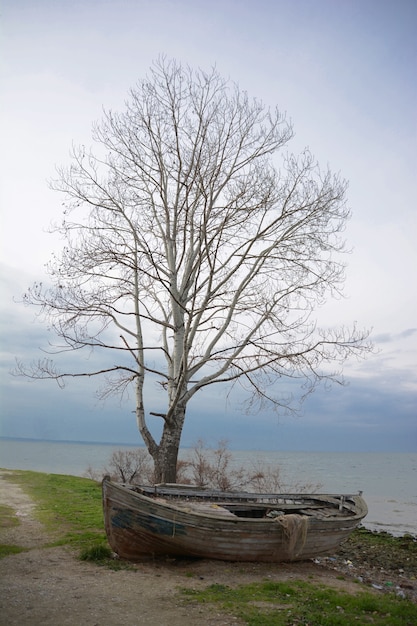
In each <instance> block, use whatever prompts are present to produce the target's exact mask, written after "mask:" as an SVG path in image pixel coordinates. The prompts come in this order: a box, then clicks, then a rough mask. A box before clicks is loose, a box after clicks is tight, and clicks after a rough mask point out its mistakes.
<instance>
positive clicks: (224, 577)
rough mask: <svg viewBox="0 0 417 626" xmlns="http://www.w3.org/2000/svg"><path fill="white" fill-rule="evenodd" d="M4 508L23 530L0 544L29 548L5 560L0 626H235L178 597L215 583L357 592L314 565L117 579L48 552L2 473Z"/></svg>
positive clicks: (149, 567)
mask: <svg viewBox="0 0 417 626" xmlns="http://www.w3.org/2000/svg"><path fill="white" fill-rule="evenodd" d="M0 503H1V504H7V505H9V506H11V507H12V508H13V509H14V510H15V511H16V516H17V517H18V519H19V521H20V524H19V525H18V526H15V527H13V528H6V529H0V543H3V544H4V543H7V544H15V545H19V546H24V547H26V548H28V551H27V552H21V553H19V554H15V555H11V556H7V557H6V558H4V559H1V560H0V580H1V595H0V624H1V625H2V626H6V625H7V626H13V625H16V626H17V625H19V626H24V625H30V626H34V625H38V624H39V625H42V626H43V625H45V626H48V625H50V626H52V625H53V626H66V625H71V626H78V625H79V624H83V626H148V625H149V626H151V625H152V626H168V625H169V626H186V625H190V626H200V625H201V626H221V625H224V626H230V625H232V624H233V625H240V624H242V622H240V621H239V620H238V619H236V618H235V617H233V616H230V615H227V614H220V613H219V612H218V611H217V610H216V609H213V608H212V607H207V606H202V605H198V604H196V603H192V604H189V603H188V602H187V603H186V602H185V600H184V599H183V597H182V596H181V594H180V593H179V589H181V588H184V587H187V588H201V587H206V586H208V585H210V584H213V583H218V584H227V585H235V584H236V585H238V584H244V583H247V582H252V581H256V580H259V581H261V580H265V579H266V578H269V579H271V580H287V579H306V580H309V581H310V582H312V581H313V580H315V581H320V582H322V583H324V584H327V585H331V586H336V587H342V588H344V589H346V590H349V591H351V592H355V591H357V589H358V585H357V584H356V583H354V581H353V580H351V581H349V580H344V581H342V580H339V579H338V578H337V574H338V572H332V570H329V569H327V568H326V567H322V566H320V565H317V564H315V563H313V562H306V563H293V564H271V565H270V564H258V563H253V564H252V563H250V564H241V563H226V562H219V561H209V560H201V561H187V560H172V561H169V562H157V563H154V562H152V563H141V564H138V565H137V566H136V567H135V569H134V570H118V571H112V570H109V569H107V568H105V567H99V566H97V565H95V564H90V563H86V562H82V561H79V560H78V559H77V558H76V557H75V556H74V554H72V553H71V552H70V551H68V550H67V549H65V548H61V547H54V548H48V547H46V544H47V543H48V540H49V537H48V535H47V533H46V531H45V529H44V528H43V526H42V525H41V524H40V523H39V522H38V521H37V520H36V519H34V515H33V512H34V504H33V502H32V501H31V499H30V498H29V497H28V496H27V495H26V494H25V493H24V492H23V491H22V490H21V489H20V488H19V487H18V486H17V485H15V484H13V483H11V482H9V481H8V480H7V471H3V472H0Z"/></svg>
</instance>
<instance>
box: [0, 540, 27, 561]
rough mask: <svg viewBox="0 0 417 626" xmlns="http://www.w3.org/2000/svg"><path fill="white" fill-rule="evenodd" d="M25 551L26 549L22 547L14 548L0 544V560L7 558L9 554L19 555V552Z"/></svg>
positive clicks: (9, 544)
mask: <svg viewBox="0 0 417 626" xmlns="http://www.w3.org/2000/svg"><path fill="white" fill-rule="evenodd" d="M27 551H28V548H23V547H22V546H16V545H14V544H11V543H0V559H3V558H4V557H5V556H9V554H19V552H27Z"/></svg>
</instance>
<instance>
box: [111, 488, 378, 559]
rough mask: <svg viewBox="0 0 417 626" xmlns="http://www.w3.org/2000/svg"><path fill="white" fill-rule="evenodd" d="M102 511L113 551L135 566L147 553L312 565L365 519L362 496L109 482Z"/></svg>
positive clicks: (149, 554) (333, 548) (365, 512)
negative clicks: (254, 491) (294, 562)
mask: <svg viewBox="0 0 417 626" xmlns="http://www.w3.org/2000/svg"><path fill="white" fill-rule="evenodd" d="M184 492H186V495H185V494H184ZM203 493H204V494H205V495H204V496H203ZM220 494H221V495H220ZM266 495H267V497H266ZM265 500H267V502H265ZM103 509H104V519H105V527H106V532H107V537H108V540H109V543H110V546H111V547H112V549H113V550H114V551H115V552H116V553H117V554H119V556H121V557H122V558H126V559H129V560H134V561H135V560H142V559H143V558H146V557H149V556H152V555H169V556H189V557H203V558H213V559H221V560H230V561H289V560H304V559H309V558H312V557H315V556H318V555H320V554H326V553H329V552H332V551H334V550H335V549H337V547H338V546H339V545H340V543H341V542H342V541H343V540H345V539H346V538H347V537H348V536H349V534H350V533H351V532H352V530H353V529H354V528H355V527H356V526H358V524H359V523H360V521H361V520H362V519H363V518H364V517H365V515H366V514H367V507H366V504H365V502H364V500H363V498H362V497H361V496H360V495H337V494H331V495H326V494H311V495H307V494H253V493H244V492H239V493H238V494H235V493H231V492H213V491H206V490H199V489H192V488H187V489H184V488H183V487H182V488H180V489H176V488H174V487H173V486H164V487H161V486H157V487H155V488H154V487H142V486H127V485H120V484H117V483H114V482H111V481H110V480H109V478H108V477H105V479H104V480H103Z"/></svg>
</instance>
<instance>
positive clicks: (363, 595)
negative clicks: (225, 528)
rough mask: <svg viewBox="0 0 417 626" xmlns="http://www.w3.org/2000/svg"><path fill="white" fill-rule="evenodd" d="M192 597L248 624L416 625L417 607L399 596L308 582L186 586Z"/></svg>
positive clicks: (189, 595)
mask: <svg viewBox="0 0 417 626" xmlns="http://www.w3.org/2000/svg"><path fill="white" fill-rule="evenodd" d="M182 593H183V594H184V595H185V596H187V597H188V598H190V599H192V600H194V601H198V602H200V603H212V604H213V605H217V607H218V608H219V609H221V610H224V611H227V612H229V613H231V614H232V615H235V616H236V617H239V618H240V619H242V620H243V621H244V622H245V623H246V624H248V626H293V625H300V626H301V625H305V626H308V625H311V626H313V625H314V626H351V625H352V624H358V625H359V624H360V625H361V626H365V625H367V624H372V625H373V626H413V625H414V624H416V623H417V606H416V605H414V604H412V602H410V601H407V600H403V599H400V598H397V597H395V596H394V595H393V594H387V595H381V594H378V595H377V594H373V593H370V592H366V591H358V592H357V593H355V594H350V593H347V592H344V591H340V590H335V589H332V588H330V587H325V586H323V585H317V584H313V583H308V582H303V581H291V582H271V581H268V582H263V583H252V584H249V585H244V586H241V587H238V588H232V587H228V586H227V585H211V586H209V587H207V588H206V589H205V590H202V591H195V590H189V589H184V590H183V592H182Z"/></svg>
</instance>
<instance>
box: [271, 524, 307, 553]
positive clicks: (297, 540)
mask: <svg viewBox="0 0 417 626" xmlns="http://www.w3.org/2000/svg"><path fill="white" fill-rule="evenodd" d="M274 519H275V521H276V522H278V524H280V526H281V527H282V529H283V531H284V536H285V538H286V539H287V540H288V556H289V557H290V559H292V558H294V557H296V556H298V555H299V554H300V552H302V550H303V548H304V545H305V542H306V539H307V529H308V517H307V516H306V515H297V514H296V513H291V514H289V515H279V516H278V517H275V518H274Z"/></svg>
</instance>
